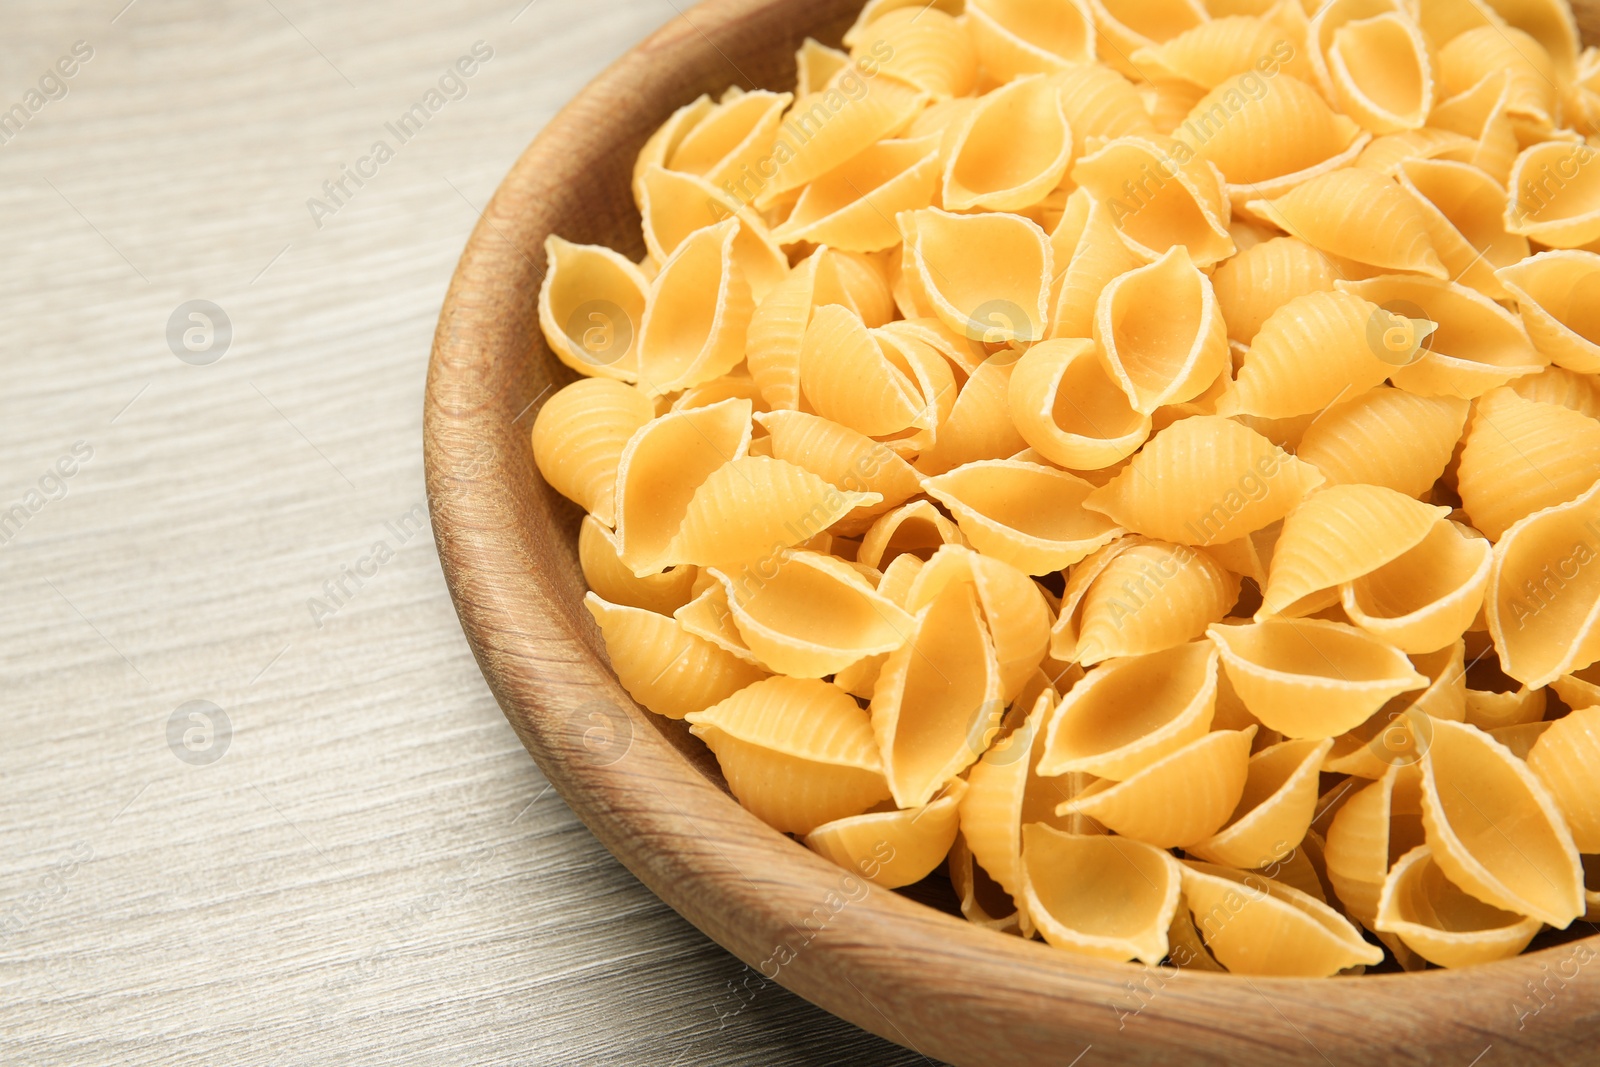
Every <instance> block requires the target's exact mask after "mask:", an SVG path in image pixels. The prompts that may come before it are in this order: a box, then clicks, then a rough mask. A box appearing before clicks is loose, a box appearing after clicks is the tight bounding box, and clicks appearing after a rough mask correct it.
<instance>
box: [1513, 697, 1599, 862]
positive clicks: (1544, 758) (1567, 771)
mask: <svg viewBox="0 0 1600 1067" xmlns="http://www.w3.org/2000/svg"><path fill="white" fill-rule="evenodd" d="M1548 727H1549V728H1548V729H1547V730H1545V732H1544V733H1543V734H1542V735H1541V736H1540V737H1539V739H1538V741H1536V742H1535V743H1534V745H1533V748H1532V750H1531V751H1529V753H1528V756H1527V760H1528V768H1529V769H1530V770H1532V771H1533V773H1534V774H1535V775H1536V776H1537V777H1538V779H1539V781H1540V782H1542V783H1543V784H1544V786H1545V788H1546V789H1548V790H1549V791H1550V795H1551V796H1552V797H1554V798H1555V802H1556V806H1557V807H1559V808H1560V809H1561V815H1562V817H1563V818H1564V819H1565V820H1566V823H1567V828H1568V829H1569V830H1571V831H1572V839H1573V841H1574V843H1576V845H1577V847H1578V851H1579V852H1583V853H1600V786H1597V783H1596V781H1595V768H1596V767H1597V766H1600V708H1596V707H1585V708H1579V709H1577V710H1576V711H1573V712H1571V713H1570V714H1568V715H1567V716H1566V717H1564V718H1560V719H1557V720H1556V721H1555V722H1553V723H1549V724H1548Z"/></svg>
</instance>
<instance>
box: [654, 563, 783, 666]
mask: <svg viewBox="0 0 1600 1067" xmlns="http://www.w3.org/2000/svg"><path fill="white" fill-rule="evenodd" d="M707 577H708V578H712V579H713V580H712V581H711V584H710V585H707V586H706V587H705V588H704V589H702V590H701V591H700V592H699V593H698V594H696V596H695V598H694V599H693V600H691V601H689V603H687V604H685V605H684V606H683V607H681V608H679V609H678V610H677V611H674V612H673V613H672V617H673V618H674V619H677V620H678V625H679V626H681V627H683V629H684V631H685V632H687V633H691V634H694V636H696V637H698V638H700V639H702V640H705V641H710V642H711V643H712V644H713V645H716V646H717V647H718V648H720V649H722V650H723V651H724V652H728V653H731V654H732V655H734V656H737V657H738V658H739V659H741V660H743V661H744V662H746V663H748V664H750V665H751V666H753V667H758V668H760V669H762V670H763V671H765V670H766V669H767V668H766V665H765V664H763V663H761V662H760V661H759V660H758V659H756V655H755V653H754V652H751V651H750V646H748V645H746V644H745V642H744V637H743V635H741V634H740V633H739V628H738V627H737V626H735V625H734V623H733V608H732V606H731V605H729V603H728V594H727V593H726V592H725V591H724V590H723V588H722V586H720V585H718V584H717V583H716V581H715V580H714V576H712V575H707Z"/></svg>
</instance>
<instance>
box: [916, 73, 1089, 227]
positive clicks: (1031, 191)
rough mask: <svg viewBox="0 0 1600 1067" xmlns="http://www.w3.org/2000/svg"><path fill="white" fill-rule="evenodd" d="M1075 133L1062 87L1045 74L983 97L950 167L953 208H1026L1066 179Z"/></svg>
mask: <svg viewBox="0 0 1600 1067" xmlns="http://www.w3.org/2000/svg"><path fill="white" fill-rule="evenodd" d="M1072 145H1073V133H1072V127H1071V125H1070V124H1069V123H1068V121H1067V113H1066V109H1065V108H1064V107H1063V106H1062V101H1061V90H1060V89H1058V88H1057V87H1056V84H1055V82H1053V81H1052V80H1050V79H1049V78H1046V77H1044V76H1042V75H1032V76H1029V77H1025V78H1019V79H1017V80H1016V81H1014V82H1010V83H1008V84H1006V85H1003V86H1001V87H1000V88H999V89H996V90H995V91H994V92H992V93H989V94H988V95H987V96H985V97H983V98H982V99H981V100H980V101H979V102H978V106H977V107H975V108H973V109H972V110H971V111H970V112H969V113H968V114H967V117H966V119H965V120H964V121H963V122H962V124H961V126H960V127H959V128H958V129H957V130H956V132H955V134H954V140H953V143H952V144H951V145H950V148H949V151H948V153H947V158H946V161H945V167H944V189H943V201H944V206H945V207H946V208H947V209H949V210H951V211H973V210H979V209H981V210H985V211H1020V210H1021V209H1023V208H1026V207H1031V206H1033V205H1034V204H1037V203H1038V202H1039V201H1041V200H1043V199H1044V198H1045V197H1046V196H1048V195H1049V194H1050V192H1051V190H1053V189H1055V188H1056V186H1058V185H1060V184H1061V179H1062V178H1063V177H1064V176H1065V175H1066V173H1067V167H1068V166H1070V165H1071V163H1072Z"/></svg>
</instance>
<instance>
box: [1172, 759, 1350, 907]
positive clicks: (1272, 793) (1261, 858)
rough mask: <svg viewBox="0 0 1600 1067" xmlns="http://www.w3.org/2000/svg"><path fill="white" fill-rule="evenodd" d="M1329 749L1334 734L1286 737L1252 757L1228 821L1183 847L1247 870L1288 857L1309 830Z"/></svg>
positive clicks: (1281, 860)
mask: <svg viewBox="0 0 1600 1067" xmlns="http://www.w3.org/2000/svg"><path fill="white" fill-rule="evenodd" d="M1331 748H1333V741H1332V739H1331V738H1330V739H1327V740H1323V741H1283V742H1280V743H1279V744H1276V745H1273V746H1271V747H1270V748H1265V749H1262V750H1261V751H1260V752H1257V753H1256V754H1255V755H1253V756H1251V757H1250V765H1249V769H1248V774H1247V776H1246V778H1245V784H1244V795H1243V796H1241V797H1240V798H1239V803H1238V806H1237V807H1236V808H1235V809H1234V812H1233V814H1232V815H1231V816H1230V817H1229V819H1228V823H1227V825H1226V826H1224V827H1223V828H1222V829H1221V830H1219V831H1217V832H1216V833H1215V834H1213V835H1212V836H1211V837H1208V838H1207V839H1206V840H1204V841H1197V842H1195V843H1194V844H1191V845H1188V846H1186V847H1185V849H1184V851H1186V852H1188V853H1190V854H1191V855H1195V856H1198V857H1200V858H1201V859H1204V860H1210V861H1211V862H1212V863H1219V864H1222V865H1223V866H1226V867H1240V868H1243V869H1245V870H1257V869H1259V868H1263V867H1270V866H1272V865H1273V864H1281V863H1283V862H1284V861H1286V860H1287V859H1288V858H1289V857H1290V856H1292V855H1294V854H1295V851H1296V847H1297V846H1298V845H1299V844H1300V842H1301V840H1302V839H1303V838H1304V837H1305V835H1306V831H1307V830H1309V829H1310V828H1311V819H1312V816H1313V815H1315V814H1316V807H1317V787H1318V784H1319V781H1320V777H1319V772H1320V771H1321V769H1322V761H1323V758H1324V757H1325V756H1327V754H1328V751H1329V750H1330V749H1331ZM1315 880H1316V878H1315V876H1314V875H1313V877H1312V881H1313V882H1314V881H1315ZM1319 892H1320V890H1319ZM1313 895H1315V894H1313Z"/></svg>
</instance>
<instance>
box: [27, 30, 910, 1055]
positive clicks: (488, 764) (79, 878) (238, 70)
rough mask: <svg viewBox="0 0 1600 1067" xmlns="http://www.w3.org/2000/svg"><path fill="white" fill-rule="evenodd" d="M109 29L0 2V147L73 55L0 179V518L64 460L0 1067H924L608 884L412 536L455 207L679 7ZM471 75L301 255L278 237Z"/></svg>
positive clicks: (425, 536) (34, 587) (35, 594)
mask: <svg viewBox="0 0 1600 1067" xmlns="http://www.w3.org/2000/svg"><path fill="white" fill-rule="evenodd" d="M127 4H128V0H104V2H102V0H94V2H92V3H87V2H79V3H64V2H60V0H3V2H0V25H3V26H4V36H3V39H0V108H9V107H10V105H11V104H13V103H16V102H17V101H19V100H21V99H23V98H24V94H25V93H26V91H27V90H28V89H29V88H30V87H33V86H37V83H38V80H39V78H40V76H41V75H42V73H43V72H44V71H45V70H46V69H47V68H48V67H50V66H51V65H53V64H54V63H55V62H56V60H57V59H58V58H60V57H61V56H62V55H64V54H67V53H69V52H70V49H71V46H72V44H73V42H75V41H79V40H82V41H85V42H86V44H88V45H90V46H92V47H93V49H94V56H93V58H92V59H90V60H89V61H88V62H87V63H84V64H82V66H81V69H80V70H79V71H78V73H76V74H75V75H74V77H73V78H72V79H71V81H70V83H69V87H70V91H69V92H68V94H67V96H66V97H65V98H64V99H57V100H52V101H50V102H49V103H48V104H46V105H45V106H44V107H43V108H42V109H41V110H40V111H39V112H38V113H37V114H35V115H33V116H32V117H31V118H30V120H29V122H28V123H27V125H26V126H25V128H24V129H23V130H22V131H21V133H20V134H19V135H17V136H15V137H14V138H12V139H10V140H9V141H7V142H6V143H4V144H0V219H3V220H4V225H3V227H0V366H3V368H4V371H5V373H4V377H3V379H0V512H3V511H5V510H7V509H9V508H10V507H11V506H12V505H13V504H15V503H16V502H18V501H21V500H24V499H26V494H27V493H28V492H29V490H30V488H37V487H38V484H39V481H40V479H41V477H42V476H43V475H44V474H45V471H46V470H47V469H49V468H51V467H53V465H54V464H55V463H56V461H57V460H58V459H59V458H61V457H63V456H70V454H71V449H72V446H73V444H74V443H75V442H77V441H83V442H85V444H86V445H88V446H90V447H92V449H93V456H92V458H91V459H89V460H88V461H87V462H84V463H81V464H79V466H78V471H77V473H76V474H74V475H73V476H72V477H71V478H70V479H67V480H66V483H65V484H66V488H65V491H64V495H62V494H61V493H59V492H56V493H53V495H54V496H56V499H51V500H49V502H48V503H45V504H44V505H43V506H42V507H41V508H40V509H39V510H37V511H35V512H33V513H31V514H30V516H29V517H28V519H27V521H26V523H25V524H24V525H23V526H22V528H21V529H20V531H18V530H16V529H14V528H8V529H7V530H6V531H5V532H4V534H0V542H3V543H0V1064H4V1065H6V1067H56V1065H74V1067H78V1065H82V1067H100V1065H105V1064H117V1065H123V1064H134V1065H173V1064H184V1065H196V1067H212V1065H220V1064H230V1065H231V1064H245V1065H260V1067H301V1065H304V1067H329V1065H334V1064H340V1065H343V1064H377V1065H390V1064H427V1065H430V1067H431V1065H437V1064H462V1065H466V1064H474V1065H476V1064H519V1065H521V1064H541V1065H546V1064H547V1065H552V1067H570V1065H584V1067H591V1065H592V1067H615V1065H636V1067H665V1065H669V1064H676V1065H677V1067H696V1065H701V1064H705V1065H712V1064H716V1065H722V1064H736V1065H738V1067H769V1065H775V1064H776V1065H784V1067H821V1065H826V1064H838V1063H888V1064H893V1065H896V1067H898V1065H910V1064H921V1063H923V1060H922V1059H921V1058H920V1057H918V1056H916V1055H915V1054H913V1053H909V1052H901V1051H899V1050H897V1049H896V1048H894V1047H893V1046H891V1045H889V1044H887V1043H885V1042H883V1041H880V1040H879V1039H877V1038H875V1037H873V1036H871V1035H868V1034H865V1033H863V1032H861V1031H859V1030H857V1029H856V1028H854V1027H853V1026H851V1025H850V1024H848V1023H845V1022H842V1021H839V1020H837V1019H834V1018H832V1017H830V1016H828V1015H827V1014H826V1013H824V1012H823V1011H821V1010H820V1009H817V1008H815V1007H813V1006H812V1005H810V1004H807V1003H805V1002H804V1001H803V1000H801V999H800V998H798V997H795V996H793V995H792V994H790V993H788V992H786V991H784V990H783V989H781V988H779V987H778V986H776V985H774V984H770V983H765V982H762V981H759V980H756V979H754V978H753V976H752V975H753V972H750V971H749V970H747V969H746V968H745V966H744V965H743V964H742V963H740V962H739V961H737V960H735V959H733V958H732V957H731V956H729V955H728V954H727V953H726V952H725V951H723V950H722V949H721V948H719V947H717V946H716V945H715V944H713V943H712V942H711V941H710V940H708V939H707V938H706V937H705V936H704V935H702V934H701V933H699V932H698V931H696V930H695V929H694V928H693V927H692V926H690V925H689V924H688V923H687V922H685V921H684V920H683V919H681V918H680V917H679V916H677V915H676V914H675V913H673V912H672V911H671V909H669V908H668V907H667V906H666V905H664V904H663V903H661V902H660V901H659V900H658V899H657V898H656V897H655V896H654V894H652V893H651V892H650V891H649V890H648V889H646V888H645V887H644V886H642V885H640V884H639V882H638V881H637V880H636V879H635V878H634V877H633V876H632V875H631V874H630V873H629V872H628V871H627V870H626V869H625V868H623V867H622V866H621V865H620V864H619V863H617V862H616V861H615V860H614V859H612V857H611V856H610V855H609V854H608V853H607V852H606V850H605V849H604V848H603V847H602V846H601V845H600V843H599V842H597V841H596V840H595V838H594V837H593V835H591V834H590V833H589V831H588V830H586V829H585V828H584V827H583V825H582V823H580V822H579V821H578V819H577V818H576V817H575V816H574V815H573V814H572V813H571V812H570V811H569V810H568V809H567V808H566V806H565V805H564V804H563V803H562V802H561V800H560V798H559V796H558V795H557V794H556V793H555V792H554V791H553V790H548V788H547V787H548V783H547V782H546V780H545V779H544V778H543V777H542V776H541V775H540V774H539V772H538V770H537V769H536V768H535V766H534V764H533V762H532V761H531V760H530V759H529V758H528V755H527V753H526V752H525V751H524V749H523V747H522V745H521V744H520V742H519V741H518V739H517V737H516V735H515V734H514V733H513V732H512V729H511V728H510V726H509V725H508V724H507V722H506V719H505V716H504V715H503V714H501V712H500V710H499V708H498V707H497V706H496V704H495V701H494V698H493V697H492V695H491V694H490V692H489V690H488V688H487V686H486V685H485V684H484V681H483V678H482V675H481V674H480V672H479V670H478V667H477V665H476V663H475V662H474V661H473V658H472V655H471V652H470V650H469V649H468V647H467V643H466V641H465V639H464V638H463V636H462V633H461V627H460V624H459V622H458V621H457V619H456V616H455V613H454V611H453V610H452V607H451V603H450V599H449V595H448V592H447V590H446V588H445V583H444V580H443V578H442V576H441V574H440V569H439V564H438V560H437V556H436V553H435V549H434V545H433V542H432V538H431V535H430V533H429V531H428V529H427V523H426V502H425V495H424V486H423V477H422V457H421V445H420V441H421V432H422V427H421V417H422V403H423V381H424V377H425V371H426V364H427V358H428V351H429V345H430V343H431V340H432V337H433V331H434V327H435V325H436V324H437V321H438V315H439V309H440V304H441V301H442V299H443V296H444V293H445V290H446V287H447V285H448V283H449V279H450V275H451V271H452V269H453V268H454V266H455V263H456V261H457V259H458V258H459V256H460V254H461V249H462V247H463V245H464V244H465V242H466V240H467V237H468V234H469V233H470V231H471V229H472V227H473V226H474V225H475V224H476V223H477V222H478V210H479V209H481V208H482V207H483V205H484V204H485V202H486V201H487V200H488V198H489V196H490V194H491V193H492V192H493V190H494V188H495V185H496V184H497V183H498V182H499V180H500V178H501V177H502V176H503V175H504V173H505V172H506V170H507V168H508V167H510V166H511V165H512V163H513V162H514V161H515V159H516V157H517V155H518V153H519V152H521V150H522V149H523V148H524V147H525V146H526V145H527V143H528V141H529V139H530V138H531V137H532V136H533V135H534V134H535V133H536V132H537V131H538V130H539V128H540V127H541V126H542V125H543V124H544V123H545V122H546V121H548V119H549V118H550V116H552V115H553V114H554V113H555V112H556V111H557V110H558V109H559V108H560V107H561V106H562V105H563V104H564V103H565V102H566V101H567V100H569V99H570V98H571V97H572V96H573V95H574V94H576V93H577V92H578V91H579V90H580V89H581V88H582V86H583V85H584V84H585V83H587V82H588V81H589V80H590V79H591V78H593V77H594V76H595V75H597V74H598V73H600V72H601V71H602V70H603V69H604V68H605V66H606V65H607V64H608V63H610V62H611V61H612V60H613V59H614V58H615V57H617V56H618V55H620V54H622V53H623V52H624V51H625V50H626V49H627V48H629V47H630V46H632V45H633V44H635V43H637V42H638V41H640V40H642V39H643V38H645V37H646V36H647V35H648V34H649V33H650V32H651V31H653V30H655V29H657V28H658V27H660V26H661V25H663V24H664V23H667V22H669V21H671V20H674V19H676V18H677V17H678V16H677V14H676V13H675V12H674V10H673V8H672V6H671V5H670V4H668V3H666V2H665V0H606V2H605V3H600V4H597V3H592V2H589V0H536V2H534V3H533V4H532V5H531V6H527V7H526V10H523V8H524V4H525V0H492V2H491V0H459V2H453V3H449V4H439V3H424V2H421V0H401V2H393V0H389V2H382V3H380V2H377V0H347V2H344V3H340V4H316V3H312V2H310V0H271V2H270V3H269V2H267V0H138V2H137V3H134V4H132V5H131V6H127ZM125 6H126V10H124V8H125ZM119 12H120V16H119ZM519 12H520V13H519ZM113 17H116V21H115V22H114V23H113V21H112V19H113ZM513 20H515V21H513ZM479 40H482V41H484V42H485V43H486V44H487V45H488V46H490V47H492V48H493V49H494V56H493V58H492V59H491V60H490V61H489V62H488V63H486V64H483V65H482V67H481V70H479V72H478V73H477V74H475V75H474V76H473V77H472V78H471V79H470V81H469V82H468V85H469V91H468V92H467V94H466V95H465V96H464V97H463V98H460V99H455V100H451V101H450V102H449V103H448V104H447V105H446V106H445V107H444V108H443V109H442V110H441V111H439V112H438V113H437V114H436V115H433V117H432V118H431V119H430V120H429V121H428V123H427V126H426V128H425V129H424V130H423V131H422V133H421V134H420V135H419V136H417V137H415V138H413V139H412V140H410V141H409V142H408V143H406V144H405V145H404V146H403V147H400V148H399V151H398V152H397V153H396V155H395V158H394V159H393V160H392V161H390V162H388V163H386V164H385V165H384V166H383V168H382V169H381V171H380V172H379V174H378V176H377V177H376V178H374V179H372V180H369V181H367V183H366V184H365V186H364V187H361V188H359V189H355V187H354V186H349V188H351V189H353V190H354V191H355V194H356V195H354V196H352V197H350V198H349V199H348V200H347V201H346V202H345V204H344V205H343V206H341V207H340V209H339V210H338V211H337V213H335V214H334V215H332V216H331V217H328V218H325V219H324V220H323V225H322V227H321V228H318V227H317V226H316V224H315V223H314V222H313V220H312V218H311V216H310V214H309V211H308V209H307V206H306V201H307V200H308V199H309V198H311V197H313V196H321V195H322V192H321V186H322V183H323V182H324V181H325V180H329V179H334V178H338V177H339V176H340V166H341V165H342V164H343V165H354V164H355V163H356V162H357V161H358V160H359V158H360V157H362V156H363V155H365V154H366V153H367V152H368V151H369V149H370V146H371V145H372V144H373V142H374V141H375V140H377V139H379V138H383V137H387V138H388V139H389V141H390V142H391V143H393V142H394V141H395V138H394V136H393V135H392V134H388V133H386V131H385V124H386V123H389V122H392V121H394V120H395V119H396V118H397V117H398V116H399V115H400V114H401V113H402V112H404V111H405V110H406V109H408V108H409V107H410V105H411V104H413V103H415V102H416V101H417V100H418V99H419V98H421V97H422V96H423V95H424V94H425V93H426V92H427V91H428V90H429V89H430V88H432V87H435V86H436V85H437V83H438V80H439V78H440V77H441V75H442V74H443V73H444V71H445V70H446V68H447V67H448V66H450V65H452V64H453V63H454V62H455V61H456V60H457V59H458V57H460V56H461V55H462V54H463V53H466V52H468V51H469V50H470V49H471V47H472V45H473V43H474V42H475V41H479ZM728 76H730V77H736V75H735V74H733V73H732V72H731V71H730V72H729V75H728ZM346 78H348V82H347V81H346V80H345V79H346ZM190 299H208V300H211V301H214V302H216V303H217V304H219V305H221V306H222V307H223V308H224V309H225V311H226V312H227V314H228V316H229V317H230V319H231V321H232V325H233V340H232V344H231V347H230V348H229V350H228V351H227V353H226V354H225V355H224V356H223V358H221V359H220V360H218V361H217V362H215V363H213V364H211V365H209V366H194V365H190V364H186V363H184V362H181V361H180V360H179V359H177V358H176V357H175V356H174V355H173V353H172V352H171V351H170V350H169V348H168V344H167V339H166V329H167V322H168V318H169V316H170V314H171V313H172V311H173V310H174V308H176V307H177V306H178V305H179V303H180V302H183V301H187V300H190ZM51 484H52V485H53V484H54V483H51ZM407 514H410V515H412V516H413V517H414V518H417V519H421V520H422V531H421V532H420V533H418V534H415V535H413V536H411V537H410V538H409V539H407V540H406V541H405V542H404V543H403V544H402V543H400V540H399V538H398V537H397V536H396V535H395V534H393V533H391V532H390V531H389V529H388V526H387V525H386V524H390V523H396V522H398V521H399V520H400V519H401V517H402V516H405V515H407ZM380 541H386V542H387V543H388V544H389V545H390V548H391V551H392V559H390V560H389V561H388V562H386V563H384V564H383V565H382V567H381V568H380V569H379V570H378V571H377V573H376V575H373V576H370V577H368V578H366V579H364V580H363V584H362V587H361V588H360V589H359V591H358V592H356V593H355V595H353V596H351V597H347V598H345V602H344V603H343V604H342V606H340V607H338V609H337V611H336V612H335V613H334V614H332V615H329V616H321V617H320V623H321V625H320V626H319V625H318V620H314V619H313V617H312V614H311V612H310V609H309V607H308V602H309V601H310V600H311V599H312V598H314V597H315V598H319V599H321V598H324V597H326V593H325V592H324V591H323V584H324V582H329V581H337V580H339V579H340V578H341V576H342V575H343V573H344V568H346V567H357V566H360V560H361V559H362V558H363V557H364V556H366V555H367V554H369V552H370V550H371V548H372V546H373V545H374V544H375V543H378V542H380ZM346 588H347V589H351V588H353V585H352V583H350V582H349V581H348V580H346ZM190 700H208V701H211V702H213V703H215V704H216V705H218V706H220V707H221V708H222V709H224V710H225V711H226V713H227V715H228V716H229V719H230V721H231V725H232V730H233V733H232V737H231V741H230V743H229V746H228V748H227V749H226V751H225V752H224V753H223V754H222V756H221V758H220V759H219V760H217V761H216V762H214V763H212V764H210V765H205V766H200V765H192V764H188V763H184V762H182V761H180V760H179V759H178V758H176V756H175V755H174V753H173V752H172V751H171V750H170V749H169V747H168V742H167V727H168V720H169V717H170V716H171V715H172V713H173V711H174V710H175V709H177V708H178V707H179V706H180V705H182V704H183V703H185V702H187V701H190Z"/></svg>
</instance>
